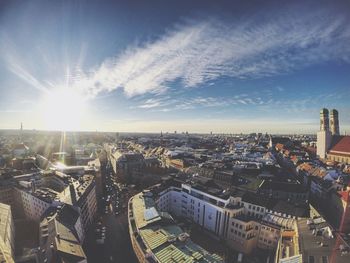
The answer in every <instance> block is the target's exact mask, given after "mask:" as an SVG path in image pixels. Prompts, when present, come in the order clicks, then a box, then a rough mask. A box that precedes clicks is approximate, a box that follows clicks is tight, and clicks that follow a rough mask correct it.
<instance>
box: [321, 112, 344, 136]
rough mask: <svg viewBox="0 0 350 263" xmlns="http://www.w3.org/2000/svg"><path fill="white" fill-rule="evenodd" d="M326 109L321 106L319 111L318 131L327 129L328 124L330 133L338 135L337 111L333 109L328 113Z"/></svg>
mask: <svg viewBox="0 0 350 263" xmlns="http://www.w3.org/2000/svg"><path fill="white" fill-rule="evenodd" d="M328 116H329V112H328V110H327V109H325V108H323V109H322V110H321V111H320V131H329V125H330V126H331V129H330V132H331V133H332V135H340V133H339V114H338V111H337V110H335V109H333V110H331V114H330V121H329V117H328Z"/></svg>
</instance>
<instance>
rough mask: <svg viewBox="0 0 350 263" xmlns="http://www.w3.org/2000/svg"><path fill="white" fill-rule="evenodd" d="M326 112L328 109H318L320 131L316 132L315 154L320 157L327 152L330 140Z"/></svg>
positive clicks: (330, 135)
mask: <svg viewBox="0 0 350 263" xmlns="http://www.w3.org/2000/svg"><path fill="white" fill-rule="evenodd" d="M328 113H329V112H328V110H327V109H325V108H323V109H322V110H321V111H320V131H319V132H317V156H318V157H319V158H322V159H325V158H326V157H327V152H328V150H329V148H330V146H331V142H332V134H331V132H330V131H329V119H328Z"/></svg>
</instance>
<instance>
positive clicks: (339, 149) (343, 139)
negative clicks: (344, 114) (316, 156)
mask: <svg viewBox="0 0 350 263" xmlns="http://www.w3.org/2000/svg"><path fill="white" fill-rule="evenodd" d="M329 151H330V153H333V154H336V153H342V154H350V136H336V137H334V139H333V146H332V148H331V149H330V150H329Z"/></svg>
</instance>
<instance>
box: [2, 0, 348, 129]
mask: <svg viewBox="0 0 350 263" xmlns="http://www.w3.org/2000/svg"><path fill="white" fill-rule="evenodd" d="M323 107H326V108H329V109H332V108H336V109H337V110H338V111H339V116H340V130H341V133H345V132H347V133H348V134H349V133H350V3H349V2H348V1H233V0H232V1H204V0H201V1H194V0H193V1H191V0H186V1H182V0H177V1H167V0H163V1H152V0H150V1H136V0H129V1H87V0H85V1H31V0H28V1H16V0H15V1H7V0H3V1H0V129H17V128H19V127H20V123H21V122H22V123H23V126H24V128H25V129H37V130H62V129H64V130H90V131H95V130H97V131H119V132H127V131H130V132H160V131H163V132H174V131H177V132H182V131H188V132H202V133H208V132H214V133H241V132H243V133H246V132H269V133H315V132H316V131H317V130H318V129H319V111H320V109H321V108H323Z"/></svg>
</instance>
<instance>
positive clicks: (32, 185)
mask: <svg viewBox="0 0 350 263" xmlns="http://www.w3.org/2000/svg"><path fill="white" fill-rule="evenodd" d="M30 184H31V187H32V193H35V190H36V185H35V179H31V180H30Z"/></svg>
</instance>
